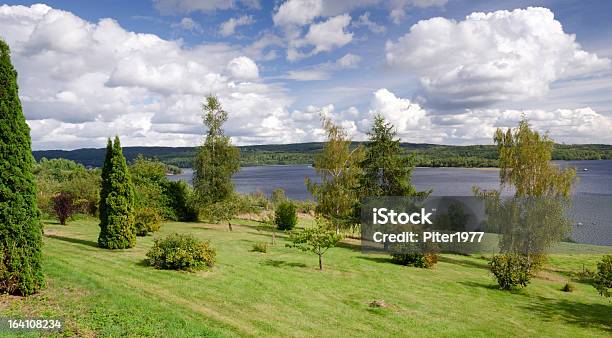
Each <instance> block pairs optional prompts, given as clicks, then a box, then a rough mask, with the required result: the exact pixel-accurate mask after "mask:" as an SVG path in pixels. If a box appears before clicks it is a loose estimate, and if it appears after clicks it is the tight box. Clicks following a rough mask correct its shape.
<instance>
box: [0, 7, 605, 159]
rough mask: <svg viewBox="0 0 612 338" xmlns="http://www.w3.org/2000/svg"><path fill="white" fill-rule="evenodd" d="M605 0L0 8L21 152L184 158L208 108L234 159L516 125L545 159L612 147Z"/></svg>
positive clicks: (473, 137) (439, 138) (464, 140)
mask: <svg viewBox="0 0 612 338" xmlns="http://www.w3.org/2000/svg"><path fill="white" fill-rule="evenodd" d="M611 14H612V2H611V1H606V0H600V1H597V0H593V1H582V0H541V1H521V0H516V1H504V0H501V1H488V0H353V1H349V0H335V1H328V0H286V1H263V0H210V1H197V0H132V1H118V0H100V1H70V0H64V1H60V0H58V1H48V2H46V3H36V2H28V1H8V2H2V5H0V38H2V39H4V40H5V41H6V42H8V44H9V46H10V47H11V57H12V60H13V64H14V66H15V68H16V69H17V71H18V83H19V87H20V97H21V101H22V105H23V110H24V114H25V116H26V119H27V121H28V124H29V125H30V128H31V135H32V147H33V149H35V150H43V149H77V148H88V147H96V148H99V147H103V146H105V144H106V139H107V138H108V137H112V136H115V135H119V136H120V137H121V141H122V145H124V146H175V147H177V146H196V145H198V144H200V143H201V142H202V140H203V135H204V132H205V128H204V126H203V123H202V107H201V105H202V102H203V101H204V100H205V97H206V96H207V95H210V94H214V95H217V96H218V98H219V99H220V101H221V103H222V105H223V107H224V109H225V110H226V111H227V112H228V113H229V120H228V122H227V123H226V125H225V132H226V134H227V135H229V136H231V138H232V141H233V142H234V144H237V145H249V144H278V143H298V142H310V141H322V140H324V136H325V134H324V131H323V130H322V128H321V122H320V119H321V116H325V117H329V118H331V119H333V120H334V121H335V122H336V123H338V124H339V125H341V126H342V127H343V128H345V130H346V131H347V132H348V133H349V135H351V137H352V138H353V139H354V140H364V139H367V132H368V130H369V128H370V127H371V123H372V120H373V117H374V116H375V115H377V114H380V115H382V116H384V117H385V118H386V119H387V120H388V121H390V122H391V123H393V124H394V126H395V127H396V129H397V133H398V136H399V137H400V138H401V139H402V141H405V142H417V143H438V144H453V145H467V144H491V143H492V135H493V133H494V131H495V129H496V128H508V127H513V126H516V125H517V123H518V121H519V120H520V119H521V117H522V116H524V117H525V118H527V119H528V120H529V122H530V123H531V124H532V126H533V127H534V128H536V129H537V130H539V131H541V132H547V133H548V134H549V135H550V137H552V138H553V139H554V140H555V141H557V142H559V143H606V144H612V95H611V89H612V21H611V20H609V17H610V15H611Z"/></svg>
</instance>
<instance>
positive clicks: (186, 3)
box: [153, 0, 261, 15]
mask: <svg viewBox="0 0 612 338" xmlns="http://www.w3.org/2000/svg"><path fill="white" fill-rule="evenodd" d="M238 3H240V4H241V5H243V6H244V7H247V8H260V7H261V6H260V4H259V0H238V1H235V0H206V1H202V0H153V5H154V6H155V8H156V9H157V10H158V11H159V12H160V13H161V14H163V15H169V14H184V13H191V12H198V11H199V12H204V13H207V12H213V11H216V10H227V9H233V8H236V7H238Z"/></svg>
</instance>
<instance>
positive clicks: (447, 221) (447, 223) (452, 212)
mask: <svg viewBox="0 0 612 338" xmlns="http://www.w3.org/2000/svg"><path fill="white" fill-rule="evenodd" d="M469 218H470V215H468V214H466V213H465V211H464V210H463V207H462V206H461V204H460V203H457V202H452V203H451V204H450V205H449V206H448V209H447V210H446V213H443V214H440V215H439V216H438V217H436V221H435V222H434V223H435V224H436V229H439V230H451V231H463V230H466V225H467V224H468V220H469Z"/></svg>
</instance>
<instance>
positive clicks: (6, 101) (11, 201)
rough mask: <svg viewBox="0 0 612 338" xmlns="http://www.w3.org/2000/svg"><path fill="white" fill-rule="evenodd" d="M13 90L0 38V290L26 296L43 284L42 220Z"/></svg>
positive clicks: (6, 49)
mask: <svg viewBox="0 0 612 338" xmlns="http://www.w3.org/2000/svg"><path fill="white" fill-rule="evenodd" d="M18 91H19V88H18V86H17V72H16V71H15V69H14V68H13V65H12V63H11V57H10V49H9V46H8V45H7V44H6V42H4V41H3V40H0V293H5V292H6V293H10V294H18V295H29V294H32V293H35V292H36V291H37V290H39V289H40V288H41V287H43V286H44V276H43V273H42V267H41V262H42V254H41V247H42V224H41V222H40V220H39V211H38V208H37V207H36V186H35V184H34V175H33V174H32V166H33V164H34V157H32V147H31V139H30V128H29V127H28V125H27V124H26V120H25V117H24V115H23V112H22V109H21V101H20V100H19V93H18Z"/></svg>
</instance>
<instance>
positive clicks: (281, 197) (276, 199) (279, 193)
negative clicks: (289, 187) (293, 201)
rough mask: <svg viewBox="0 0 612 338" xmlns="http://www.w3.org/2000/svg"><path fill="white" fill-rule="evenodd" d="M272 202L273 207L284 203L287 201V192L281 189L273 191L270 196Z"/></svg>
mask: <svg viewBox="0 0 612 338" xmlns="http://www.w3.org/2000/svg"><path fill="white" fill-rule="evenodd" d="M270 201H271V202H272V204H273V205H278V204H280V203H282V202H285V201H287V195H285V190H283V189H281V188H276V189H274V190H272V194H271V195H270Z"/></svg>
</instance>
